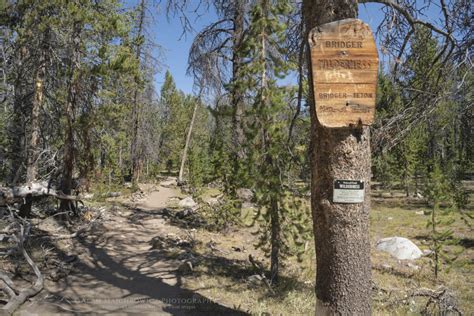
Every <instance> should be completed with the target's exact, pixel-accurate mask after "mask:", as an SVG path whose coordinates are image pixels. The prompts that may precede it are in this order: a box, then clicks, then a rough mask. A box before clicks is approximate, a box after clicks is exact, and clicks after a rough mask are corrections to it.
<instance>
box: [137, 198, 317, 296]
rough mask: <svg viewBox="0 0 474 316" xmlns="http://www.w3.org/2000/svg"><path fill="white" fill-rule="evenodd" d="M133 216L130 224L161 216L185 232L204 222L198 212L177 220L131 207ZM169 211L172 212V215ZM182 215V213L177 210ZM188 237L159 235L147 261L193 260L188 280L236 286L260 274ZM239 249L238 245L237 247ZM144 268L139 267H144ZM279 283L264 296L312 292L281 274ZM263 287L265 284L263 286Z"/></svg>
mask: <svg viewBox="0 0 474 316" xmlns="http://www.w3.org/2000/svg"><path fill="white" fill-rule="evenodd" d="M129 209H130V210H132V211H133V213H132V214H131V215H130V216H129V217H128V221H129V222H130V223H135V224H137V223H138V222H141V221H146V220H147V219H149V218H152V217H154V216H162V217H163V218H165V219H166V221H167V224H168V225H171V226H176V227H179V228H182V229H186V230H189V229H191V228H204V229H206V226H205V225H204V224H203V222H204V220H203V219H202V218H201V216H200V214H199V212H196V213H193V214H192V215H190V216H186V217H184V218H177V217H176V213H177V212H176V211H172V210H168V209H166V208H160V209H156V210H145V209H141V208H137V207H134V208H129ZM170 212H172V213H171V214H170ZM178 212H179V211H178ZM188 237H189V236H187V237H183V238H181V237H178V236H173V235H167V236H161V235H159V234H157V235H156V236H154V237H153V238H151V239H150V247H151V249H150V251H149V252H148V253H147V255H146V257H147V260H145V261H144V262H146V263H152V262H156V261H168V260H181V261H190V262H192V264H193V266H196V267H197V269H195V270H194V271H193V272H192V275H191V276H189V277H193V278H198V277H200V276H208V277H212V276H220V277H225V278H227V279H230V280H232V281H233V282H235V283H236V284H245V283H246V282H247V278H248V277H249V276H252V275H255V274H260V273H261V272H262V271H258V270H257V269H256V268H255V267H254V266H253V265H251V264H250V262H249V261H248V260H242V259H234V258H229V257H228V256H226V255H228V254H229V252H230V251H233V250H229V251H225V250H218V249H217V248H216V247H214V245H209V244H206V245H204V244H202V243H201V242H200V241H198V240H193V239H189V238H188ZM236 246H237V245H236ZM146 265H147V264H144V265H142V266H141V267H140V268H143V267H145V266H146ZM263 272H264V273H265V275H267V276H269V275H270V271H269V270H268V269H265V270H264V271H263ZM177 278H178V283H179V284H180V282H181V280H180V276H179V274H178V275H177ZM279 279H280V282H279V285H278V287H277V290H276V291H275V292H276V294H271V293H270V292H268V293H267V294H265V296H276V297H284V296H286V295H287V293H288V292H290V291H293V290H301V289H310V290H312V286H311V285H310V284H306V283H303V282H300V281H298V280H296V279H295V278H293V277H291V276H285V275H280V277H279ZM262 286H264V285H262ZM226 289H227V290H228V291H235V292H238V291H240V290H241V289H240V288H238V287H237V288H236V289H232V288H230V287H226Z"/></svg>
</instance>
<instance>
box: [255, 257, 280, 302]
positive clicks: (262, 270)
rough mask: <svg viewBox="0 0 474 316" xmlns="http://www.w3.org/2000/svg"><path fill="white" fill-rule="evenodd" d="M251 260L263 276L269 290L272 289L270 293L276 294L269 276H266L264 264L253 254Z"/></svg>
mask: <svg viewBox="0 0 474 316" xmlns="http://www.w3.org/2000/svg"><path fill="white" fill-rule="evenodd" d="M249 261H250V263H251V264H252V265H253V267H254V268H255V269H256V270H257V272H258V274H259V275H260V277H261V278H262V280H263V282H264V283H265V285H266V286H267V287H268V290H269V291H270V293H272V294H275V291H274V290H273V288H272V286H271V284H270V282H269V281H268V279H267V277H266V276H265V272H264V269H263V265H262V264H261V263H260V262H258V261H257V260H255V258H254V257H253V256H252V255H249Z"/></svg>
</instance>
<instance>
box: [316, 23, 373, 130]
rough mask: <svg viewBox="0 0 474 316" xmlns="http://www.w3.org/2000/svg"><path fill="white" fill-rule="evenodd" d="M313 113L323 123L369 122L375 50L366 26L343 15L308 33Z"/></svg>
mask: <svg viewBox="0 0 474 316" xmlns="http://www.w3.org/2000/svg"><path fill="white" fill-rule="evenodd" d="M309 45H310V49H311V66H312V67H311V68H312V71H313V90H314V98H315V104H316V116H317V118H318V120H319V123H321V125H323V126H325V127H345V126H350V125H359V124H362V125H371V124H372V123H373V121H374V115H375V92H376V90H377V72H378V54H377V47H376V45H375V40H374V36H373V35H372V31H371V30H370V28H369V26H368V25H367V24H365V23H364V22H362V21H361V20H358V19H345V20H340V21H335V22H331V23H326V24H323V25H320V26H318V27H315V28H314V29H312V30H311V32H310V33H309Z"/></svg>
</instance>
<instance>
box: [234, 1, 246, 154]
mask: <svg viewBox="0 0 474 316" xmlns="http://www.w3.org/2000/svg"><path fill="white" fill-rule="evenodd" d="M244 10H245V3H244V1H243V0H236V1H235V7H234V21H233V22H234V30H233V34H232V40H233V44H232V45H233V46H232V52H233V56H232V82H235V81H236V80H238V79H239V78H240V76H241V68H242V57H241V53H240V45H241V44H242V38H243V36H244V14H245V12H244ZM241 90H242V89H240V88H239V87H237V86H233V87H232V91H231V98H232V106H233V118H232V125H233V135H232V140H233V145H234V151H235V153H234V154H235V156H236V158H237V159H241V158H243V157H244V152H243V149H242V144H243V142H244V130H243V126H242V116H243V112H244V108H243V95H242V91H241Z"/></svg>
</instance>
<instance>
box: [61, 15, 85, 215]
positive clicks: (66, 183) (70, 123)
mask: <svg viewBox="0 0 474 316" xmlns="http://www.w3.org/2000/svg"><path fill="white" fill-rule="evenodd" d="M80 33H81V25H80V24H79V22H76V23H75V24H74V30H73V33H72V36H71V41H72V43H71V44H72V47H71V50H72V53H71V56H70V64H69V68H70V69H69V71H70V77H69V84H68V95H67V100H66V106H65V109H64V115H65V117H66V139H65V141H64V159H63V163H64V165H63V174H62V180H61V190H62V191H63V193H64V194H66V195H70V194H71V190H72V176H73V172H74V162H75V146H74V111H75V108H76V103H77V94H78V91H77V89H78V81H79V80H80V79H79V76H78V75H77V71H78V69H77V65H79V63H80V51H79V50H80ZM60 208H61V209H62V210H74V205H73V204H72V203H71V202H70V201H68V200H62V201H61V205H60Z"/></svg>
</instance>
